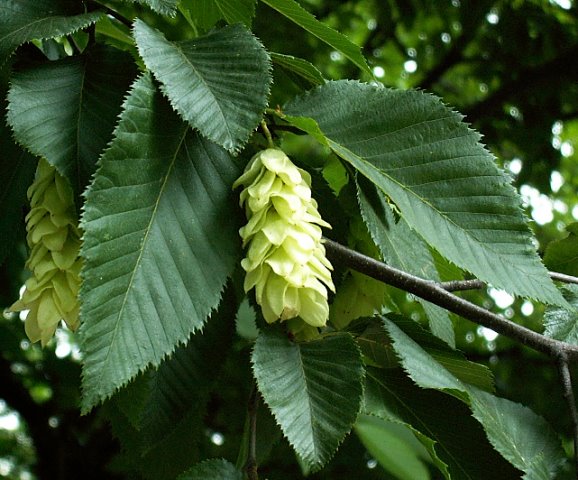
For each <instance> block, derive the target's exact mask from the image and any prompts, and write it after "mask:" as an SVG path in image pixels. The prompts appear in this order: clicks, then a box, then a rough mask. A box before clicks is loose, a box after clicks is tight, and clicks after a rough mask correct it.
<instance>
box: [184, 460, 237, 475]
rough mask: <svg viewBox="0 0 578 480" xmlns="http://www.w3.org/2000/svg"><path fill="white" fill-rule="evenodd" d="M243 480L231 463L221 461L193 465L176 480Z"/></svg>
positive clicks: (208, 461) (207, 461)
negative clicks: (210, 479) (211, 479)
mask: <svg viewBox="0 0 578 480" xmlns="http://www.w3.org/2000/svg"><path fill="white" fill-rule="evenodd" d="M208 478H215V479H217V478H218V479H219V480H243V474H242V473H241V472H240V471H239V470H237V469H236V468H235V466H234V465H233V464H232V463H229V462H227V461H226V460H221V459H212V460H206V461H204V462H202V463H199V464H198V465H195V466H194V467H193V468H191V469H190V470H189V471H188V472H185V473H183V474H182V475H179V477H178V479H177V480H206V479H208Z"/></svg>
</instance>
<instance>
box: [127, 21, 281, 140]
mask: <svg viewBox="0 0 578 480" xmlns="http://www.w3.org/2000/svg"><path fill="white" fill-rule="evenodd" d="M134 35H135V39H136V42H137V46H138V49H139V53H140V54H141V56H142V57H143V60H144V62H145V64H146V66H147V68H149V69H150V70H151V71H152V72H153V74H154V75H155V77H156V78H157V80H159V81H160V82H161V89H162V91H163V92H164V93H165V94H166V96H167V97H168V99H169V100H170V102H171V104H172V106H173V107H174V108H175V110H177V112H179V113H180V114H181V116H182V117H183V118H184V119H185V120H187V121H188V122H189V123H190V124H191V126H193V127H194V128H197V129H198V130H199V131H200V132H201V134H202V135H204V136H206V137H207V138H209V139H210V140H213V141H214V142H215V143H217V144H219V145H221V146H223V147H224V148H226V149H227V150H229V151H237V150H239V149H240V148H241V146H242V145H243V144H244V143H245V142H246V141H247V139H248V138H249V136H250V135H251V133H252V132H253V130H254V129H255V128H256V127H257V125H258V124H259V121H260V120H261V117H262V113H263V111H264V109H265V107H266V106H267V96H268V94H269V86H270V83H271V74H270V71H269V70H270V60H269V56H268V54H267V52H266V51H265V49H264V48H263V46H262V45H261V43H260V42H259V41H258V40H257V39H256V38H255V37H254V36H253V35H252V34H251V33H250V32H249V31H248V30H247V29H246V28H245V27H243V26H242V25H233V26H229V27H225V28H223V29H221V30H217V31H215V32H213V33H210V34H208V35H206V36H204V37H200V38H196V39H194V40H188V41H184V42H171V41H168V40H167V39H166V38H165V37H164V36H163V34H162V33H161V32H159V31H158V30H155V29H154V28H151V27H149V26H148V25H147V24H146V23H145V22H143V21H141V20H137V21H136V22H135V27H134Z"/></svg>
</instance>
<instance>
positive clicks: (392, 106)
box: [286, 81, 566, 305]
mask: <svg viewBox="0 0 578 480" xmlns="http://www.w3.org/2000/svg"><path fill="white" fill-rule="evenodd" d="M286 111H287V113H288V114H289V115H293V116H301V117H303V116H304V117H310V118H311V119H314V120H315V122H316V123H317V125H318V127H314V126H313V128H311V127H312V124H311V123H310V122H309V123H308V124H305V123H304V121H303V120H301V119H299V121H300V123H301V125H297V126H299V128H303V127H304V126H305V127H307V129H306V131H308V132H309V133H311V134H312V135H314V136H315V138H318V139H319V138H321V135H320V132H321V134H322V136H323V137H324V138H323V139H322V140H323V142H324V143H325V144H327V145H329V146H330V147H331V148H332V149H333V151H334V152H335V153H336V154H337V155H339V156H340V157H341V158H343V159H344V160H346V161H347V162H349V163H350V164H351V165H352V166H353V167H354V168H356V169H357V170H358V171H359V172H360V173H361V174H362V175H364V176H365V177H367V178H368V179H369V180H370V181H371V182H372V183H374V184H375V185H376V186H377V188H378V189H379V190H381V191H382V193H383V194H385V195H387V196H388V197H389V198H391V199H392V200H393V202H394V203H395V205H396V207H397V208H398V209H399V210H400V212H401V215H402V217H403V218H404V219H405V220H406V222H407V223H408V225H409V226H410V227H411V228H412V229H414V230H415V231H416V232H418V233H419V234H420V235H421V236H422V237H423V238H424V239H425V240H426V241H427V242H428V243H429V244H430V245H432V246H433V247H434V248H436V249H437V250H438V251H439V252H440V253H441V254H442V255H444V256H445V257H446V258H447V259H449V260H450V261H452V262H454V263H455V264H457V265H458V266H460V267H462V268H464V269H466V270H469V271H470V272H472V273H473V274H474V275H475V276H476V277H478V278H480V279H481V280H483V281H485V282H488V283H490V284H492V285H493V286H495V287H496V288H502V289H505V290H507V291H510V292H512V293H515V294H519V295H522V296H527V297H530V298H534V299H538V300H540V301H544V302H547V303H552V304H560V305H565V304H566V302H565V300H564V299H563V297H562V296H561V294H560V292H559V291H558V290H557V289H556V287H555V286H554V284H553V282H552V281H551V279H550V277H549V276H548V272H547V271H546V269H545V268H544V266H543V265H542V263H541V261H540V258H539V256H538V255H537V253H536V249H535V247H534V245H533V243H532V236H531V234H530V231H529V230H528V226H527V224H526V221H525V218H524V216H523V215H522V211H521V208H520V204H521V202H520V198H519V196H518V194H517V193H516V191H515V190H514V188H513V187H512V186H511V185H510V183H509V178H508V177H507V176H506V175H505V174H504V173H503V172H502V171H500V170H498V168H497V166H496V165H495V163H494V161H493V157H492V156H491V154H490V153H489V152H488V151H487V150H485V148H484V147H483V146H482V145H481V144H480V143H479V140H480V136H479V134H477V133H476V132H474V131H472V130H470V129H469V128H468V126H467V125H466V124H465V123H463V122H462V116H461V115H460V114H458V113H456V112H454V111H452V110H451V109H449V108H448V107H446V106H445V105H444V104H443V103H442V102H441V101H440V100H439V99H438V98H436V97H434V96H432V95H429V94H426V93H424V92H420V91H399V90H392V89H387V88H381V87H378V86H372V85H368V84H362V83H358V82H354V81H338V82H328V83H326V84H325V85H323V86H320V87H318V88H316V89H315V90H313V91H312V92H310V93H308V94H306V95H304V96H301V97H298V98H297V99H295V100H293V101H291V102H290V103H289V104H288V105H287V106H286ZM288 120H289V121H291V122H292V123H293V119H292V118H289V119H288Z"/></svg>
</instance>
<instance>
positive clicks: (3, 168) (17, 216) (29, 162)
mask: <svg viewBox="0 0 578 480" xmlns="http://www.w3.org/2000/svg"><path fill="white" fill-rule="evenodd" d="M0 111H1V110H0ZM36 163H37V160H36V158H34V157H33V156H32V155H30V154H29V153H28V152H25V151H24V150H22V149H21V148H20V147H19V146H18V145H16V144H15V143H14V141H13V140H12V136H11V135H10V129H9V128H8V127H7V126H6V125H4V124H3V123H2V122H0V178H1V179H2V183H3V186H2V189H1V190H0V210H1V211H2V215H1V216H0V264H2V263H3V262H4V259H5V258H6V256H7V255H8V253H10V251H11V249H12V247H13V246H14V243H15V242H16V239H17V238H18V236H19V234H23V233H24V212H25V206H26V205H27V203H28V200H27V197H26V191H27V190H28V187H29V186H30V184H31V183H32V180H33V179H34V172H36Z"/></svg>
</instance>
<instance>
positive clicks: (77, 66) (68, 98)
mask: <svg viewBox="0 0 578 480" xmlns="http://www.w3.org/2000/svg"><path fill="white" fill-rule="evenodd" d="M135 76H136V67H135V66H134V62H133V61H132V59H131V57H130V56H129V55H128V54H126V53H123V52H119V51H118V50H116V49H113V48H111V47H107V46H95V47H94V48H91V49H90V50H89V51H87V52H86V54H84V55H82V56H78V57H73V58H67V59H64V60H59V61H53V62H46V63H42V64H35V65H32V66H28V67H26V68H24V69H22V70H20V71H18V72H16V73H15V74H14V75H13V77H12V85H11V87H10V91H9V94H8V100H9V102H10V105H9V111H8V117H7V119H8V123H9V124H10V126H11V127H12V129H13V130H14V136H15V138H16V139H17V140H18V141H19V142H20V143H21V144H22V145H24V146H25V147H26V148H27V149H29V150H30V151H31V152H32V153H34V154H35V155H38V156H41V157H44V158H46V159H47V160H48V162H49V163H50V164H52V165H54V166H55V167H56V168H57V169H58V171H59V172H60V173H61V174H62V175H64V176H66V177H68V179H69V180H70V182H71V184H72V185H73V186H74V189H75V191H76V192H77V194H80V192H82V190H84V187H85V186H86V185H87V184H88V182H89V180H90V177H91V175H92V174H93V173H94V169H95V166H96V161H97V160H98V157H99V156H100V154H101V153H102V151H103V150H104V148H105V147H106V145H107V144H108V142H110V140H111V137H112V132H113V130H114V126H115V124H116V120H117V117H118V114H119V113H120V109H121V105H122V100H123V97H124V96H125V94H126V91H127V89H128V88H129V86H130V84H131V82H132V81H133V80H134V78H135Z"/></svg>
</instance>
